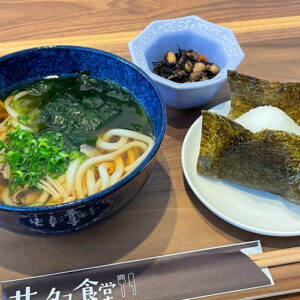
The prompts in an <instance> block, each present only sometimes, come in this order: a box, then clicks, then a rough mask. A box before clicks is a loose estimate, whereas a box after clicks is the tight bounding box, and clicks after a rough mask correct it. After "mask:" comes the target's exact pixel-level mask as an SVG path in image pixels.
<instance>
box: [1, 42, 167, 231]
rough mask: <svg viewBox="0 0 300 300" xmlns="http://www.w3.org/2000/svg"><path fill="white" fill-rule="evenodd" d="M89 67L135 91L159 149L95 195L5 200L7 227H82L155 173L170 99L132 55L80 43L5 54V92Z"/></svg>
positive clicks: (128, 196)
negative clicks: (38, 202) (21, 202)
mask: <svg viewBox="0 0 300 300" xmlns="http://www.w3.org/2000/svg"><path fill="white" fill-rule="evenodd" d="M84 70H90V72H91V75H92V76H94V77H95V78H106V79H109V80H113V81H115V82H117V83H118V84H120V85H121V86H123V87H125V88H127V89H129V90H130V91H131V92H132V93H133V94H134V95H135V97H136V99H137V100H138V101H139V103H140V104H141V105H142V106H143V107H144V109H145V111H146V112H147V113H148V114H149V116H150V118H151V119H152V121H153V126H154V136H155V145H154V147H153V149H152V150H151V152H150V153H149V155H148V156H147V157H146V158H145V160H144V161H143V162H142V163H141V164H140V165H139V166H138V167H137V168H136V169H135V170H134V171H132V172H131V173H130V174H129V175H127V176H126V177H125V178H123V179H122V180H120V181H119V182H117V183H116V184H114V185H112V186H111V187H109V188H107V189H105V190H104V191H102V192H99V193H97V194H94V195H92V196H89V197H86V198H83V199H80V200H77V201H74V202H69V203H66V204H60V205H53V206H44V207H22V206H9V205H4V204H0V226H1V227H3V228H6V229H8V230H11V231H14V232H18V233H25V234H33V233H43V234H55V233H65V232H71V231H74V230H79V229H81V228H84V227H87V226H89V225H91V224H93V223H95V222H98V221H101V220H103V219H104V218H106V217H107V216H109V215H111V214H112V213H114V212H115V211H117V210H118V209H120V208H121V207H122V206H123V205H124V204H125V203H126V202H128V201H129V200H130V199H131V198H132V197H133V196H134V195H135V194H136V193H137V192H138V190H139V189H140V188H141V187H142V186H143V184H144V182H145V181H146V179H147V177H148V175H149V174H150V172H151V169H152V167H153V164H154V162H155V160H154V158H155V155H156V153H157V151H158V149H159V147H160V144H161V142H162V140H163V137H164V133H165V129H166V112H165V105H164V103H163V102H162V101H161V99H160V97H159V95H158V93H157V91H156V89H155V87H154V86H153V85H152V83H151V80H150V78H149V77H148V76H147V75H146V74H145V73H144V72H143V71H142V70H140V69H139V68H138V67H136V66H135V65H133V64H132V63H130V62H129V61H127V60H125V59H123V58H121V57H118V56H116V55H113V54H110V53H107V52H104V51H100V50H96V49H90V48H84V47H75V46H49V47H40V48H33V49H29V50H23V51H19V52H16V53H12V54H9V55H6V56H3V57H2V58H0V94H4V93H5V92H6V91H8V90H11V89H13V88H14V87H15V86H16V85H19V84H20V83H24V82H28V81H32V80H35V79H41V78H43V77H45V76H49V75H66V74H75V73H77V72H80V71H84Z"/></svg>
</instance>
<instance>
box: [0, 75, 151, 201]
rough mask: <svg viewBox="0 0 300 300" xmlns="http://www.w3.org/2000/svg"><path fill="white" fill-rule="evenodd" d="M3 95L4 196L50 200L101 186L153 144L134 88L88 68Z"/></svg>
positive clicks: (0, 186)
mask: <svg viewBox="0 0 300 300" xmlns="http://www.w3.org/2000/svg"><path fill="white" fill-rule="evenodd" d="M4 99H5V100H4V101H3V102H2V101H0V120H1V124H0V155H1V157H0V201H1V202H2V203H4V204H7V205H20V206H43V205H55V204H61V203H67V202H70V201H75V200H77V199H81V198H84V197H86V196H89V195H92V194H95V193H97V192H99V191H102V190H104V189H106V188H108V187H109V186H111V185H113V184H114V183H116V182H118V181H119V180H120V179H122V178H124V177H125V176H126V175H128V174H129V173H130V172H132V171H133V170H134V169H135V168H136V167H137V166H138V165H139V164H140V163H141V162H142V161H143V160H144V159H145V157H146V156H147V155H148V153H149V152H150V151H151V149H152V147H153V146H154V139H153V134H152V123H151V121H150V119H149V116H148V115H147V114H146V112H145V111H144V109H143V107H142V106H141V105H140V104H139V103H138V102H137V101H136V100H135V97H134V95H133V94H132V93H131V92H129V91H128V90H126V89H124V88H122V87H121V86H119V85H118V84H116V83H114V82H112V81H108V80H98V79H95V78H92V77H91V76H90V75H89V74H88V73H87V72H82V73H78V74H76V75H74V76H68V77H55V76H52V77H48V78H44V79H42V80H40V81H36V82H32V83H29V84H26V85H22V86H19V87H18V88H17V89H15V90H14V91H12V92H10V93H9V94H8V95H6V96H5V97H4Z"/></svg>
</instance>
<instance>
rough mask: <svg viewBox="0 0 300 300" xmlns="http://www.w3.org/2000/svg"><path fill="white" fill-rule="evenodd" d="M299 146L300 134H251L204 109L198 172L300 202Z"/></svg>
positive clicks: (275, 132) (277, 132) (274, 132)
mask: <svg viewBox="0 0 300 300" xmlns="http://www.w3.org/2000/svg"><path fill="white" fill-rule="evenodd" d="M299 149H300V136H298V135H295V134H291V133H286V132H284V131H275V130H263V131H260V132H258V133H252V132H251V131H249V130H247V129H246V128H244V127H243V126H241V125H239V124H238V123H236V122H234V121H232V120H230V119H229V118H227V117H223V116H219V115H217V114H214V113H211V112H207V111H205V112H203V123H202V137H201V145H200V154H199V157H198V162H197V171H198V173H201V174H203V175H208V176H212V177H217V178H221V179H225V180H228V181H231V182H234V183H238V184H242V185H245V186H248V187H251V188H255V189H259V190H264V191H267V192H271V193H275V194H278V195H280V196H282V197H283V198H285V199H287V200H289V201H292V202H296V203H298V204H300V190H299V188H298V186H299V184H300V151H299Z"/></svg>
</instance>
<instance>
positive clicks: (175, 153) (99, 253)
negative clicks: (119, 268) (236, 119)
mask: <svg viewBox="0 0 300 300" xmlns="http://www.w3.org/2000/svg"><path fill="white" fill-rule="evenodd" d="M191 14H193V15H198V16H200V17H203V18H205V19H207V20H209V21H211V22H215V23H218V24H220V25H224V26H227V27H229V28H232V29H233V30H234V32H235V33H236V36H237V38H238V40H239V42H240V44H241V46H242V48H243V50H244V52H245V54H246V58H245V60H244V62H243V63H242V64H241V66H240V67H239V71H241V72H246V73H249V74H253V75H254V76H257V77H260V78H265V79H272V80H285V81H300V56H299V49H300V1H297V0H285V1H271V0H261V1H255V0H252V1H243V0H240V1H238V0H236V1H233V0H231V1H229V0H210V1H207V0H206V1H204V0H189V1H169V0H160V1H154V0H153V1H150V0H131V1H125V0H101V1H99V0H6V1H5V0H0V25H1V26H0V27H1V31H0V55H3V54H7V53H10V52H14V51H16V50H20V49H24V48H30V47H33V46H37V45H52V44H53V45H54V44H64V45H66V44H69V45H82V46H89V47H94V48H99V49H102V50H106V51H110V52H113V53H115V54H118V55H120V56H123V57H125V58H127V59H129V58H130V56H129V52H128V48H127V44H128V42H129V41H130V40H131V39H132V38H133V37H134V36H136V35H137V34H138V33H139V32H140V31H141V30H142V29H143V28H144V27H145V26H146V25H148V24H149V22H151V21H153V20H157V19H165V18H173V17H180V16H186V15H191ZM226 99H228V93H227V90H226V89H224V90H222V91H221V92H220V93H219V95H218V96H217V97H216V99H215V100H214V102H213V103H214V104H216V103H219V102H221V101H224V100H226ZM211 105H212V104H211ZM167 110H168V129H167V133H166V136H165V139H164V142H163V144H162V147H161V150H160V153H159V157H158V162H157V164H156V166H155V167H154V170H153V172H152V174H151V176H150V178H149V180H148V182H147V183H146V185H145V186H144V188H143V189H142V190H141V192H140V193H139V194H138V195H137V196H136V198H135V199H133V201H131V202H130V203H129V204H128V205H127V206H126V207H125V208H124V209H123V210H122V211H120V212H119V213H118V214H116V215H115V216H114V217H113V218H110V219H108V220H107V221H106V222H104V223H103V224H99V225H96V226H94V227H92V228H90V229H89V230H86V231H82V232H78V233H74V234H69V235H63V236H52V237H29V236H22V235H18V234H14V233H10V232H7V231H5V230H2V229H0V280H8V279H14V278H22V277H27V276H34V275H40V274H46V273H52V272H59V271H66V270H72V269H77V268H83V267H89V266H95V265H100V264H106V263H111V262H116V261H125V260H131V259H138V258H144V257H150V256H157V255H162V254H167V253H176V252H182V251H188V250H194V249H200V248H207V247H214V246H220V245H226V244H232V243H236V242H240V241H252V240H261V242H262V245H263V248H264V250H265V251H269V250H272V249H280V248H286V247H292V246H299V245H300V238H298V237H292V238H276V237H267V236H262V235H257V234H253V233H250V232H247V231H244V230H241V229H238V228H236V227H234V226H232V225H229V224H227V223H226V222H224V221H222V220H221V219H220V218H218V217H217V216H215V215H214V214H213V213H211V212H210V211H209V210H208V209H207V208H206V207H205V206H204V205H202V204H201V202H200V201H199V200H198V199H197V198H196V197H195V195H194V194H193V193H192V191H191V190H190V188H189V187H188V185H187V183H186V182H185V180H184V176H183V173H182V168H181V161H180V153H181V147H182V142H183V138H184V136H185V134H186V132H187V130H188V129H189V127H190V126H191V124H192V123H193V122H194V121H195V120H196V118H198V117H199V114H200V108H199V109H196V110H195V109H193V110H185V111H182V110H177V109H174V108H171V107H168V108H167ZM266 213H267V212H266ZM271 273H272V275H273V277H274V280H275V283H276V285H275V286H273V287H268V288H261V289H255V290H251V291H245V292H240V293H235V294H231V295H230V296H229V295H226V296H218V297H215V298H214V299H240V298H243V297H249V298H251V299H252V297H255V296H258V298H261V297H262V296H259V295H266V294H270V293H274V294H276V293H278V294H280V293H284V292H286V291H288V290H290V291H291V290H296V289H299V288H300V264H294V265H287V266H284V267H276V268H272V269H271ZM287 297H288V296H281V297H279V296H277V297H275V298H273V299H300V294H294V295H292V296H290V297H289V298H287ZM258 298H257V299H258Z"/></svg>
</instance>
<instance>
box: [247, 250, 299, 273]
mask: <svg viewBox="0 0 300 300" xmlns="http://www.w3.org/2000/svg"><path fill="white" fill-rule="evenodd" d="M249 257H250V258H251V259H252V260H253V262H254V263H255V264H256V265H257V266H258V267H259V268H267V267H275V266H281V265H286V264H292V263H297V262H300V247H293V248H287V249H282V250H275V251H269V252H264V253H258V254H252V255H249Z"/></svg>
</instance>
